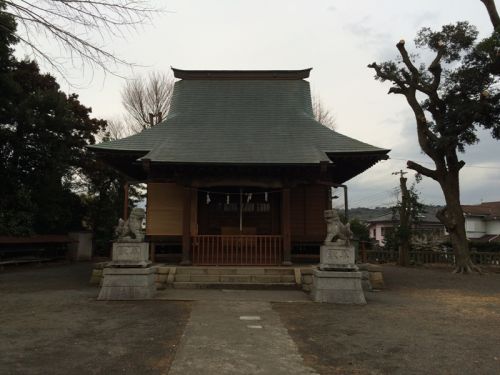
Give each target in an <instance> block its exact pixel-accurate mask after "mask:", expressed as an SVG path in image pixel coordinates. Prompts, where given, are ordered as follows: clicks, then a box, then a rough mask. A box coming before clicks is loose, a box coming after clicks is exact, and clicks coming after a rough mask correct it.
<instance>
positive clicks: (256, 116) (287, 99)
mask: <svg viewBox="0 0 500 375" xmlns="http://www.w3.org/2000/svg"><path fill="white" fill-rule="evenodd" d="M310 70H311V69H305V70H267V71H257V70H253V71H252V70H248V71H228V70H226V71H222V70H221V71H214V70H180V69H173V72H174V76H175V77H176V78H177V79H178V80H177V81H176V82H175V86H174V91H173V96H172V102H171V106H170V110H169V112H168V114H167V115H166V117H165V118H164V120H163V121H161V122H160V123H159V124H157V125H154V126H152V127H151V128H148V129H145V130H144V131H142V132H141V133H139V134H135V135H132V136H130V137H126V138H123V139H119V140H114V141H110V142H104V143H101V144H98V145H93V146H89V148H90V149H91V150H92V151H94V152H95V153H96V154H97V155H98V157H99V158H100V159H101V160H103V161H104V162H105V163H107V164H109V165H110V166H112V167H113V168H115V169H116V170H118V171H119V172H121V173H123V174H124V175H125V176H127V177H128V179H129V181H130V182H134V183H136V182H143V183H146V184H147V206H146V239H147V241H149V242H150V244H151V249H152V254H151V256H152V258H153V260H154V259H155V257H157V258H158V259H160V257H164V259H166V260H168V261H174V262H181V264H185V265H187V264H194V265H290V264H291V263H292V261H293V262H300V261H301V259H302V258H303V257H304V256H308V255H311V254H312V255H314V254H316V255H317V254H319V246H320V244H321V242H322V241H323V240H324V238H325V234H326V226H325V222H324V219H323V212H324V210H327V209H330V208H331V202H332V197H331V190H332V189H331V188H332V187H335V186H339V185H341V184H343V183H345V182H346V181H348V180H349V179H351V178H353V177H355V176H357V175H358V174H360V173H362V172H363V171H365V170H367V169H368V168H370V167H372V166H373V165H374V164H375V163H377V162H378V161H380V160H384V159H387V153H388V152H389V150H386V149H382V148H378V147H375V146H371V145H369V144H366V143H363V142H360V141H358V140H356V139H353V138H350V137H347V136H345V135H342V134H340V133H338V132H336V131H334V130H331V129H329V128H327V127H326V126H324V125H322V124H320V123H319V122H317V121H316V120H315V119H314V115H313V106H312V100H311V92H310V86H309V82H308V81H306V80H305V79H306V78H308V77H309V73H310ZM162 260H163V259H162Z"/></svg>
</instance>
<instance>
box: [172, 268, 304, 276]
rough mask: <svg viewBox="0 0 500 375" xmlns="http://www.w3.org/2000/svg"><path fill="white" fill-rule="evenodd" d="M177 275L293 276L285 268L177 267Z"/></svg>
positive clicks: (291, 271)
mask: <svg viewBox="0 0 500 375" xmlns="http://www.w3.org/2000/svg"><path fill="white" fill-rule="evenodd" d="M176 273H177V274H178V275H185V274H189V275H293V274H294V269H293V268H286V267H177V271H176Z"/></svg>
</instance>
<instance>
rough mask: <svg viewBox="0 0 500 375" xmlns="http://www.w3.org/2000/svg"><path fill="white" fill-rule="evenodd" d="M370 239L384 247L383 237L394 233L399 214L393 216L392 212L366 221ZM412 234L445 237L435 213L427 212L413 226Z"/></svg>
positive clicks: (443, 229)
mask: <svg viewBox="0 0 500 375" xmlns="http://www.w3.org/2000/svg"><path fill="white" fill-rule="evenodd" d="M367 223H368V230H369V231H370V238H372V239H374V240H375V241H377V243H378V244H379V245H380V246H383V245H384V240H385V237H386V236H387V235H388V234H389V233H391V232H392V231H394V228H395V227H397V225H398V224H399V214H396V215H394V214H393V213H392V212H390V213H388V214H386V215H383V216H380V217H377V218H373V219H369V220H367ZM414 233H416V234H419V235H422V234H426V235H428V234H434V235H445V228H444V225H443V224H441V222H440V221H439V220H438V219H437V218H436V215H435V212H427V213H425V214H423V215H422V216H421V217H420V219H419V221H418V223H415V225H414Z"/></svg>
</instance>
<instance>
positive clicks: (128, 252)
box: [108, 242, 151, 267]
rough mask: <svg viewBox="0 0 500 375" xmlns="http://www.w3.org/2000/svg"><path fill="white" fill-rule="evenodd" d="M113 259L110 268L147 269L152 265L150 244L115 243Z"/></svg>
mask: <svg viewBox="0 0 500 375" xmlns="http://www.w3.org/2000/svg"><path fill="white" fill-rule="evenodd" d="M111 259H112V260H111V262H109V263H108V267H147V266H149V265H151V261H150V260H149V243H147V242H114V243H113V252H112V255H111Z"/></svg>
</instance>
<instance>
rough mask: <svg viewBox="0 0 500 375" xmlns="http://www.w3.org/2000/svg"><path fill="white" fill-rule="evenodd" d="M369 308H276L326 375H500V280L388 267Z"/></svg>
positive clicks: (494, 276)
mask: <svg viewBox="0 0 500 375" xmlns="http://www.w3.org/2000/svg"><path fill="white" fill-rule="evenodd" d="M383 272H384V279H385V282H386V287H387V288H386V289H385V290H383V291H380V292H369V293H366V297H367V300H368V304H367V305H366V306H341V305H328V304H294V305H290V304H284V303H275V304H273V308H274V309H275V310H276V311H278V312H279V314H280V317H281V320H282V322H283V323H284V324H285V326H286V327H287V328H288V331H289V333H290V335H291V336H292V338H293V339H294V340H295V342H296V344H297V346H298V348H299V351H300V352H301V354H302V356H303V358H304V361H305V364H306V365H309V366H311V367H313V368H314V369H315V370H316V371H318V372H319V373H321V374H467V375H469V374H500V274H494V273H488V274H486V275H483V276H481V275H477V274H474V275H454V274H451V273H450V271H449V270H447V269H422V268H420V269H416V268H408V269H403V268H399V267H396V266H384V267H383Z"/></svg>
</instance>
